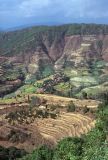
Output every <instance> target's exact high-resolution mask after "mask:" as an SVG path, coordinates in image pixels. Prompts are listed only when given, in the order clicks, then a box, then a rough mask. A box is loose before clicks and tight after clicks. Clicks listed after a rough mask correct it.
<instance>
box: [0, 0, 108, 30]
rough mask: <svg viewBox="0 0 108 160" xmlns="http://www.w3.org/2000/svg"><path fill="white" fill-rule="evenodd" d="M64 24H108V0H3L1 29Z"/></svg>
mask: <svg viewBox="0 0 108 160" xmlns="http://www.w3.org/2000/svg"><path fill="white" fill-rule="evenodd" d="M64 23H102V24H103V23H104V24H108V0H0V28H1V29H8V28H14V27H18V26H26V25H33V24H35V25H58V24H64Z"/></svg>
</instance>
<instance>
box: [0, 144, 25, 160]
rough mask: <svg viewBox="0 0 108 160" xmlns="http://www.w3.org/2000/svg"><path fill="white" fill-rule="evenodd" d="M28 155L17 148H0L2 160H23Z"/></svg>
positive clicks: (0, 158) (0, 159)
mask: <svg viewBox="0 0 108 160" xmlns="http://www.w3.org/2000/svg"><path fill="white" fill-rule="evenodd" d="M26 154H27V153H26V151H25V150H23V149H22V150H21V149H17V148H15V147H10V148H4V147H2V146H0V160H15V159H16V158H21V157H23V156H25V155H26Z"/></svg>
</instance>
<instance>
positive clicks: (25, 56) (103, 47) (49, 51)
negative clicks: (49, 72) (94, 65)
mask: <svg viewBox="0 0 108 160" xmlns="http://www.w3.org/2000/svg"><path fill="white" fill-rule="evenodd" d="M43 46H44V47H43ZM3 58H4V60H6V57H1V59H0V61H1V60H2V61H3ZM91 59H92V60H96V59H97V60H98V59H103V60H105V61H108V35H99V36H96V35H87V36H80V35H73V36H64V37H63V36H62V37H61V39H59V40H56V38H55V40H54V41H53V42H52V44H51V45H49V42H48V40H47V39H45V40H43V41H42V44H41V45H40V46H39V47H36V49H35V50H30V51H27V52H23V53H19V54H18V55H16V56H12V57H11V56H10V57H8V61H10V62H12V63H24V64H25V65H26V66H27V67H29V65H30V64H34V65H37V66H38V67H40V66H39V65H41V64H43V65H44V64H45V65H46V64H49V65H53V66H54V65H56V67H57V65H58V66H59V65H61V66H62V65H63V64H64V63H70V64H73V65H79V64H81V65H83V64H85V65H86V62H87V61H89V60H91Z"/></svg>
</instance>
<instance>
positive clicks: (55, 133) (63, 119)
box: [33, 113, 95, 144]
mask: <svg viewBox="0 0 108 160" xmlns="http://www.w3.org/2000/svg"><path fill="white" fill-rule="evenodd" d="M35 123H37V125H38V129H39V132H40V134H41V135H42V136H43V137H44V138H45V139H50V140H51V141H52V142H53V143H54V144H56V143H57V142H58V141H59V140H60V139H62V138H64V137H75V136H78V137H80V136H81V135H83V134H86V133H87V132H88V131H90V130H91V128H93V127H94V126H95V120H93V119H91V118H89V117H87V116H83V115H81V114H73V113H64V114H61V116H60V117H58V118H57V119H44V120H40V119H39V120H38V121H36V122H34V124H33V125H34V126H35Z"/></svg>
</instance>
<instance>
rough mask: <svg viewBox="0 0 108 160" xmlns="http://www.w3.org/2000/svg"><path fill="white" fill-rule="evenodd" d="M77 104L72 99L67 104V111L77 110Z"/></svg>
mask: <svg viewBox="0 0 108 160" xmlns="http://www.w3.org/2000/svg"><path fill="white" fill-rule="evenodd" d="M75 108H76V107H75V104H74V103H73V102H72V101H71V102H70V103H69V104H68V106H67V112H75Z"/></svg>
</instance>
